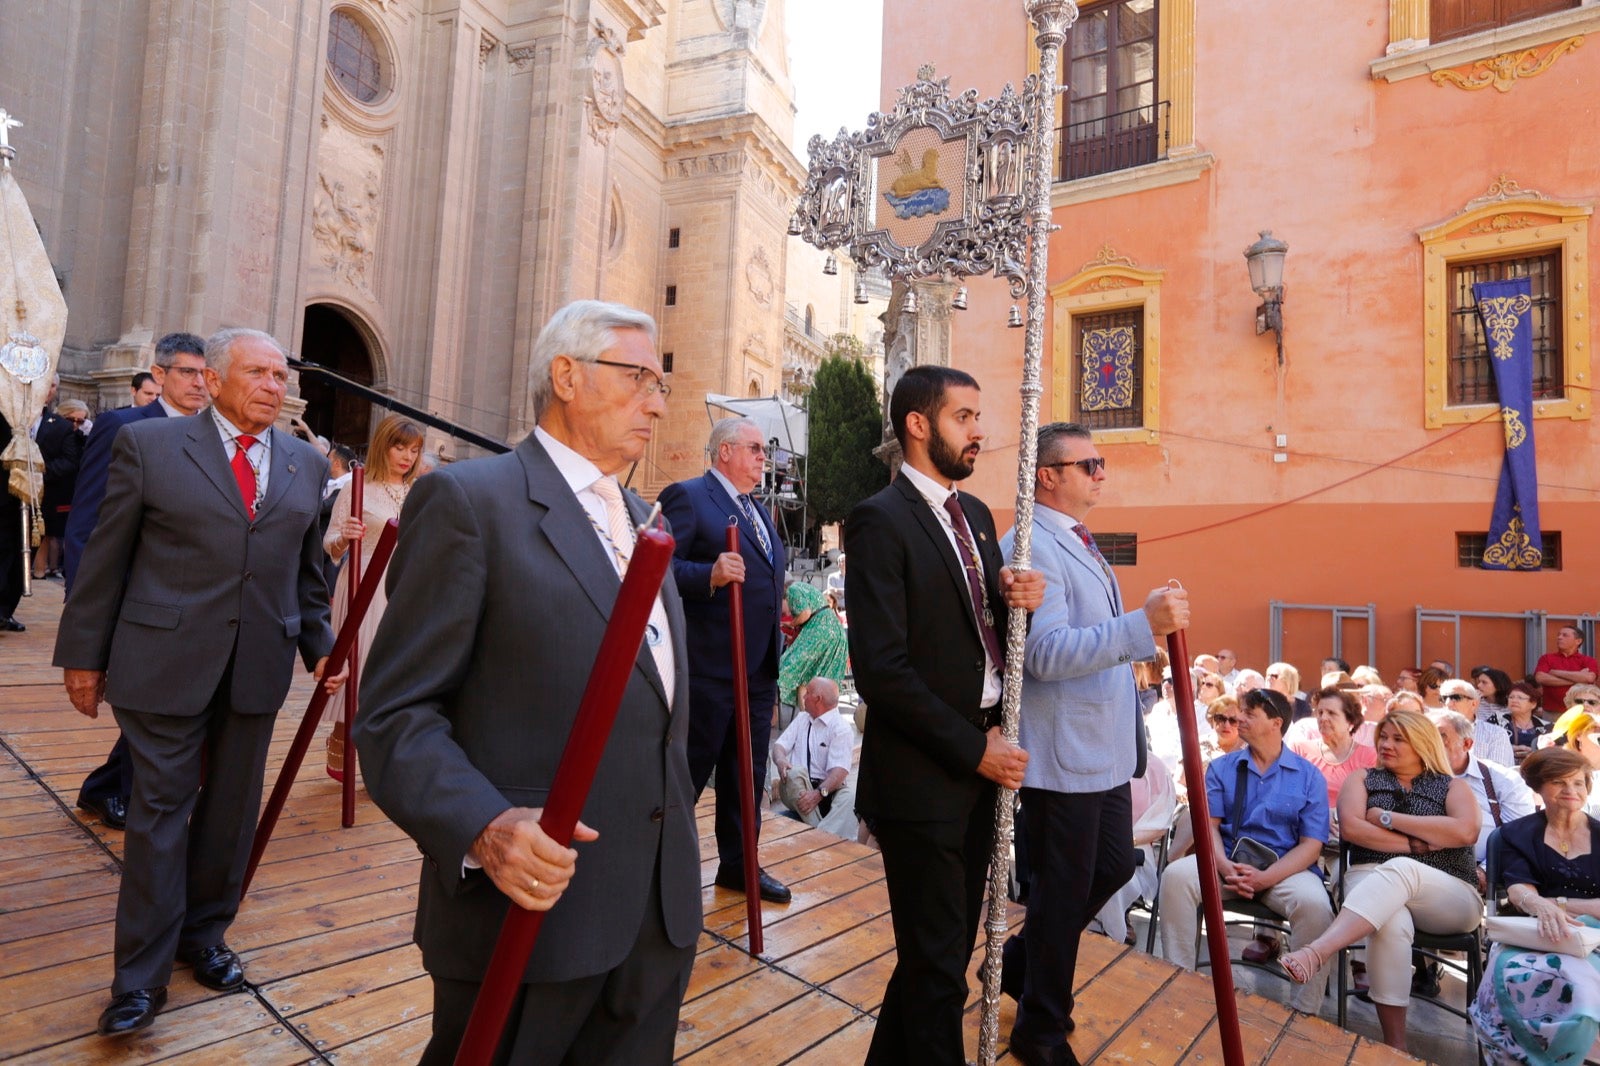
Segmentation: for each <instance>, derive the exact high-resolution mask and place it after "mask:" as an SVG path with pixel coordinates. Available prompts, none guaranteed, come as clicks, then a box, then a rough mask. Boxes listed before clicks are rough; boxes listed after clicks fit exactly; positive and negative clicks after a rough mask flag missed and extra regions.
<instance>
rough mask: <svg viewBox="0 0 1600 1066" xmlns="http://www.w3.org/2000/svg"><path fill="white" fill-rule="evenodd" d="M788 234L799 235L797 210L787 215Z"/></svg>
mask: <svg viewBox="0 0 1600 1066" xmlns="http://www.w3.org/2000/svg"><path fill="white" fill-rule="evenodd" d="M789 236H791V237H798V236H800V212H798V211H796V212H795V213H794V214H792V215H790V216H789Z"/></svg>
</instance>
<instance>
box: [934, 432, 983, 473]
mask: <svg viewBox="0 0 1600 1066" xmlns="http://www.w3.org/2000/svg"><path fill="white" fill-rule="evenodd" d="M970 447H971V450H972V452H973V456H972V458H970V459H969V458H967V457H966V456H965V455H964V454H962V453H961V452H960V451H957V450H956V449H955V448H952V447H951V446H950V444H949V442H948V441H946V440H945V439H944V435H943V434H942V433H940V432H939V429H938V427H937V426H935V427H934V430H933V435H932V436H931V437H929V438H928V459H929V460H930V461H931V462H932V463H933V467H934V469H935V470H937V471H939V473H941V474H943V475H944V476H945V477H947V478H949V479H950V480H951V481H962V480H964V479H966V478H969V477H971V476H972V470H973V467H975V466H976V465H977V462H978V456H977V454H976V453H977V446H976V445H972V446H970Z"/></svg>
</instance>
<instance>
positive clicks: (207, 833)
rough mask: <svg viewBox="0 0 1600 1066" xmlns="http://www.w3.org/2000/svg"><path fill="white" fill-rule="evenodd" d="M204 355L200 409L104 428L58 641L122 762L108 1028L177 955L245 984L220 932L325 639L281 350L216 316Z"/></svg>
mask: <svg viewBox="0 0 1600 1066" xmlns="http://www.w3.org/2000/svg"><path fill="white" fill-rule="evenodd" d="M205 358H206V368H205V380H206V385H207V388H208V389H209V390H210V392H211V397H212V406H211V407H209V408H207V409H206V410H204V411H201V412H200V413H199V414H196V415H192V416H190V417H187V418H152V419H146V420H143V421H140V422H138V423H135V424H130V425H128V426H125V427H124V428H123V431H122V432H121V433H119V434H117V437H116V441H115V443H114V444H113V446H112V447H113V454H112V460H111V467H110V473H109V477H108V480H107V484H106V494H105V499H104V501H103V502H102V503H101V505H100V520H99V522H98V523H97V524H96V525H95V528H94V532H93V534H92V535H91V536H90V538H89V543H88V545H87V547H86V548H85V549H84V553H83V559H82V562H81V563H80V564H79V568H78V573H77V581H76V583H75V584H74V585H73V589H72V595H71V596H70V597H69V598H68V600H67V605H66V609H65V610H64V611H63V612H62V616H61V629H60V633H59V635H58V636H57V638H56V654H55V663H56V665H57V666H60V667H62V669H63V673H64V676H65V681H66V686H67V694H68V696H70V697H71V699H72V705H73V706H74V707H75V708H77V710H78V711H79V712H80V713H82V714H85V715H88V716H89V717H90V718H94V717H97V716H98V714H99V706H100V702H101V700H102V699H104V700H105V701H106V702H109V703H110V704H111V708H112V710H113V712H114V713H115V714H116V716H117V724H118V725H119V726H121V727H122V735H123V738H124V739H125V740H126V741H127V745H128V753H129V756H130V757H131V758H132V760H133V768H134V773H133V799H132V803H131V804H130V805H129V808H128V825H127V836H126V838H125V841H126V844H125V846H126V851H125V861H124V864H123V871H122V889H121V892H120V893H119V895H118V896H117V929H116V976H115V979H114V980H113V982H112V985H111V992H112V1001H111V1005H110V1006H109V1007H107V1008H106V1010H105V1012H104V1013H102V1014H101V1016H100V1026H99V1027H100V1032H101V1033H103V1034H105V1035H107V1036H117V1035H121V1034H124V1033H130V1032H134V1031H135V1030H138V1029H143V1028H144V1027H145V1026H148V1025H149V1024H150V1023H151V1021H153V1020H154V1018H155V1016H156V1014H157V1013H158V1012H159V1011H160V1010H161V1008H162V1006H163V1005H164V1004H165V1003H166V999H167V990H166V985H167V981H168V979H169V977H170V976H171V974H172V962H173V957H174V955H176V957H177V958H178V959H180V960H181V961H183V962H187V963H190V964H191V965H193V967H194V975H195V979H196V980H197V981H199V982H200V983H201V984H203V985H205V986H206V987H208V988H213V989H216V990H218V991H232V990H233V989H236V988H238V987H240V986H241V985H243V983H244V969H243V967H242V966H241V964H240V962H239V957H238V956H237V955H235V954H234V953H233V951H232V950H230V949H229V948H228V946H227V944H226V943H224V941H223V936H224V934H225V933H226V932H227V929H228V926H229V925H230V924H231V923H232V922H233V918H234V915H235V914H236V913H237V912H238V909H239V887H240V883H241V881H242V879H243V876H244V868H245V863H246V860H247V859H248V858H249V855H250V841H251V838H252V836H253V835H254V830H255V820H256V812H257V810H258V809H259V808H260V805H261V783H262V776H263V774H264V773H265V770H266V760H267V744H268V742H269V741H271V739H272V723H273V719H274V718H275V717H276V715H277V712H278V708H279V706H280V705H281V704H282V703H283V698H284V696H285V695H286V694H287V693H288V690H289V681H290V678H291V676H292V674H293V670H294V656H295V652H296V650H298V651H299V653H300V656H301V658H302V659H303V660H304V661H305V664H306V666H307V667H308V668H311V669H312V670H313V671H314V672H315V673H316V675H317V676H318V677H321V676H322V671H323V667H324V666H325V665H326V657H327V654H328V652H329V651H330V650H331V648H332V646H333V633H332V631H331V630H330V629H329V626H328V587H327V585H326V583H324V581H323V580H322V541H321V538H320V537H319V536H318V535H317V504H318V503H319V501H320V499H321V496H322V484H323V481H324V480H326V478H327V472H328V464H327V461H326V460H324V459H323V457H322V456H321V455H320V454H319V453H318V452H317V451H316V450H315V449H314V448H311V447H310V446H308V445H305V444H302V443H301V442H300V441H297V440H295V439H294V438H293V437H291V436H289V435H288V434H287V433H278V432H276V431H274V430H273V428H272V423H273V421H274V420H275V419H276V418H277V416H278V411H279V409H280V408H281V407H282V406H283V398H284V395H285V393H286V391H287V389H288V384H289V371H288V366H287V363H286V361H285V359H284V355H283V349H282V348H280V347H279V346H278V344H277V342H276V341H274V340H273V339H272V338H271V337H270V336H268V335H267V334H265V333H260V332H257V331H255V330H244V329H229V330H223V331H222V332H220V333H218V334H216V335H215V336H213V337H212V338H210V340H208V341H207V342H206V354H205ZM343 679H344V675H343V673H342V672H341V673H340V674H338V675H337V676H332V677H329V678H328V679H327V680H326V682H325V684H326V685H327V686H328V688H329V690H330V691H331V690H333V689H337V688H338V686H339V684H340V683H342V682H343ZM207 760H209V765H206V761H207ZM202 767H204V770H202ZM202 777H203V781H204V787H202Z"/></svg>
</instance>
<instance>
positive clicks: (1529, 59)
mask: <svg viewBox="0 0 1600 1066" xmlns="http://www.w3.org/2000/svg"><path fill="white" fill-rule="evenodd" d="M1582 45H1583V38H1582V37H1581V36H1579V37H1568V38H1567V39H1566V40H1564V41H1561V42H1560V43H1558V44H1557V45H1555V47H1553V48H1551V49H1550V50H1549V51H1548V52H1546V53H1545V54H1544V55H1543V56H1541V55H1539V50H1538V49H1537V48H1527V49H1524V50H1522V51H1520V52H1502V53H1501V54H1500V55H1497V56H1491V57H1490V58H1488V59H1480V60H1478V61H1477V62H1476V63H1474V64H1472V69H1471V70H1470V71H1469V72H1468V73H1466V74H1463V73H1461V72H1460V71H1458V70H1436V71H1434V72H1433V75H1432V77H1433V83H1434V84H1435V85H1445V84H1450V85H1454V86H1456V87H1457V88H1460V89H1466V90H1467V91H1469V92H1476V91H1478V90H1479V89H1487V88H1489V86H1491V85H1492V86H1494V87H1495V89H1496V90H1498V91H1499V92H1503V93H1508V92H1510V91H1511V88H1512V86H1514V85H1515V84H1516V83H1517V82H1519V81H1521V80H1522V79H1523V78H1536V77H1538V76H1539V75H1540V74H1543V73H1544V72H1545V71H1547V70H1549V69H1550V67H1551V65H1552V64H1554V63H1555V61H1556V60H1558V59H1560V58H1561V57H1562V56H1564V55H1566V54H1567V53H1568V52H1571V51H1572V50H1574V49H1576V48H1580V47H1582Z"/></svg>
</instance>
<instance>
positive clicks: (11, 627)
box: [0, 615, 28, 633]
mask: <svg viewBox="0 0 1600 1066" xmlns="http://www.w3.org/2000/svg"><path fill="white" fill-rule="evenodd" d="M0 629H3V630H5V631H6V632H7V633H26V632H27V631H28V627H27V626H25V625H23V624H22V623H21V622H19V621H17V620H16V619H15V618H13V617H12V616H11V615H6V617H5V618H3V619H0Z"/></svg>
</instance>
